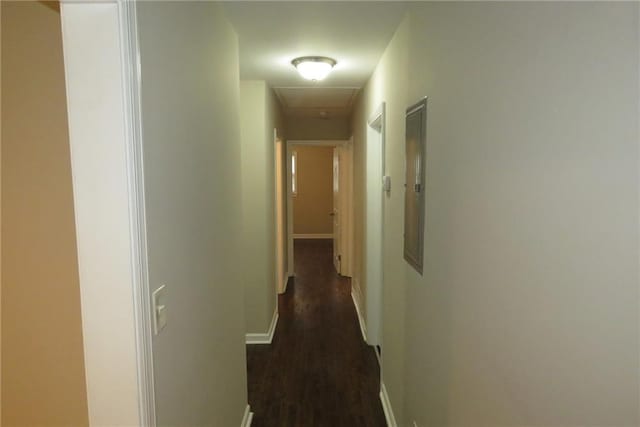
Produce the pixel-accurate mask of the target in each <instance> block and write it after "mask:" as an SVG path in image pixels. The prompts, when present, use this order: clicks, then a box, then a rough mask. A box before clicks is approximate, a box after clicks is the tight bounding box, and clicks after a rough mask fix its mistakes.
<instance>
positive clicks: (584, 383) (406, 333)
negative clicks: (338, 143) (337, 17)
mask: <svg viewBox="0 0 640 427" xmlns="http://www.w3.org/2000/svg"><path fill="white" fill-rule="evenodd" d="M567 22H571V26H570V27H567V25H566V23H567ZM405 26H406V28H405ZM404 31H408V32H407V33H406V38H404V42H402V43H399V40H398V37H399V35H398V34H396V38H394V41H392V43H391V44H390V45H389V47H388V49H387V52H386V53H385V57H384V58H383V60H382V61H381V63H380V65H379V66H378V68H377V70H376V73H375V74H374V77H372V79H371V81H370V82H369V83H368V85H367V89H366V91H365V92H366V93H365V94H364V95H363V96H361V98H360V101H359V106H358V111H357V112H356V114H355V115H354V131H355V132H356V133H357V132H359V133H360V134H362V131H358V130H357V129H358V128H362V127H363V124H362V119H364V118H366V117H367V116H368V114H370V113H371V112H372V111H373V109H374V108H375V107H376V106H377V105H376V104H377V102H378V100H380V99H382V100H385V101H387V102H388V104H387V111H388V113H389V116H388V120H387V126H388V133H387V151H386V155H387V165H388V171H387V173H389V174H390V175H391V176H392V180H393V183H394V184H393V189H392V194H391V200H388V201H387V203H386V206H385V243H386V248H385V255H386V256H385V258H386V261H385V283H384V287H385V290H384V298H385V309H384V315H383V319H384V337H383V343H384V351H383V353H382V354H383V373H384V381H385V383H386V384H387V388H388V391H389V394H390V397H391V402H392V404H393V409H394V411H395V414H396V418H397V419H398V421H399V425H411V423H412V422H413V421H414V420H415V421H416V422H417V425H420V426H446V425H451V426H454V425H455V426H478V425H511V426H515V425H544V426H561V425H583V426H587V425H593V426H596V425H599V426H602V425H607V426H623V425H624V426H630V425H638V423H639V422H640V419H639V418H638V399H639V396H638V390H639V387H638V348H639V347H638V339H639V335H638V322H637V313H638V310H639V307H638V270H637V260H638V239H637V230H638V181H637V176H638V146H637V142H638V128H637V118H638V114H639V109H638V97H637V88H638V78H639V77H638V71H639V69H638V53H639V49H638V47H639V46H638V4H637V3H626V4H621V3H618V4H607V3H414V4H412V5H411V7H410V12H409V22H408V23H407V21H405V23H404V24H403V26H401V28H400V30H399V34H401V33H402V32H404ZM403 52H406V55H408V58H410V62H407V61H406V60H404V59H403V55H404V54H403ZM391 58H395V59H394V60H393V61H389V60H390V59H391ZM410 70H411V72H410ZM418 70H419V71H418ZM404 81H407V82H408V87H406V89H405V87H404V86H403V85H398V84H399V83H400V82H404ZM405 90H406V97H405V98H404V100H402V94H403V92H405ZM375 94H380V95H379V96H376V95H375ZM425 95H428V96H429V104H428V129H427V137H428V146H427V176H426V183H427V184H426V192H427V197H426V209H427V212H426V232H425V241H426V246H425V268H424V275H423V276H420V275H418V274H417V273H415V272H414V271H413V270H412V269H411V268H410V267H408V265H406V264H405V263H404V261H403V260H402V247H401V246H400V245H401V243H402V241H401V238H399V237H398V236H401V235H402V228H403V224H402V216H401V213H402V209H403V208H402V206H403V203H402V187H401V186H402V181H403V168H402V163H401V159H402V157H403V150H404V144H403V125H402V122H403V110H404V108H405V107H406V106H408V105H409V104H411V103H413V102H415V101H416V100H418V99H419V98H420V97H422V96H425ZM360 145H361V143H360ZM356 146H358V145H356ZM361 162H362V160H360V164H361ZM360 175H362V172H360ZM360 206H361V204H360ZM360 212H362V209H361V208H360ZM390 293H391V294H393V295H392V298H393V299H392V300H389V299H388V298H389V296H390ZM398 295H403V298H406V301H405V302H404V303H403V302H400V301H398V299H397V296H398ZM402 307H403V308H404V310H405V317H404V321H403V320H402V318H399V317H398V309H399V308H402ZM403 325H404V326H403ZM389 340H391V343H390V342H389ZM390 345H391V348H390ZM403 363H404V365H405V369H404V370H405V372H404V373H403V372H402V370H401V369H397V366H401V365H402V364H403ZM398 375H401V377H398Z"/></svg>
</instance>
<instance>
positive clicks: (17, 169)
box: [2, 2, 88, 426]
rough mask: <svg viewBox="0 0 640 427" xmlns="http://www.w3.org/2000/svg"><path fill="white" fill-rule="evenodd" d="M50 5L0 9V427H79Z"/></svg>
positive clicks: (82, 399) (76, 324) (60, 107)
mask: <svg viewBox="0 0 640 427" xmlns="http://www.w3.org/2000/svg"><path fill="white" fill-rule="evenodd" d="M66 112H67V110H66V96H65V82H64V70H63V58H62V41H61V32H60V15H59V13H58V12H57V10H56V8H54V7H51V5H45V4H42V3H39V2H15V3H14V2H2V125H3V126H2V208H3V211H2V231H3V233H2V352H3V353H2V425H4V426H33V425H41V426H47V425H51V426H53V425H69V426H71V425H73V426H78V425H87V424H88V415H87V400H86V387H85V375H84V359H83V345H82V329H81V328H82V327H81V318H80V295H79V284H78V266H77V256H76V240H75V224H74V212H73V194H72V187H71V170H70V160H69V136H68V130H67V114H66Z"/></svg>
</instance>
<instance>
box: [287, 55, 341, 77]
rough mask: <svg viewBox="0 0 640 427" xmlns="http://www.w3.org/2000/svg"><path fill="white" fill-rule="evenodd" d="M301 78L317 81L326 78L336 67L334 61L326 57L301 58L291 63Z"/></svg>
mask: <svg viewBox="0 0 640 427" xmlns="http://www.w3.org/2000/svg"><path fill="white" fill-rule="evenodd" d="M291 64H292V65H293V66H294V67H296V69H297V70H298V73H300V75H301V76H302V78H304V79H307V80H313V81H314V82H315V81H319V80H322V79H324V78H325V77H327V74H329V72H331V69H332V68H333V67H334V65H336V60H335V59H331V58H327V57H326V56H302V57H300V58H296V59H294V60H293V61H291Z"/></svg>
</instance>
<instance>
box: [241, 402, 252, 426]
mask: <svg viewBox="0 0 640 427" xmlns="http://www.w3.org/2000/svg"><path fill="white" fill-rule="evenodd" d="M251 421H253V412H251V407H250V406H249V405H247V407H246V408H244V416H243V417H242V424H240V427H251Z"/></svg>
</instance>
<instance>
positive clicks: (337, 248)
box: [330, 147, 342, 274]
mask: <svg viewBox="0 0 640 427" xmlns="http://www.w3.org/2000/svg"><path fill="white" fill-rule="evenodd" d="M330 215H331V216H332V218H333V265H334V266H335V268H336V272H337V273H338V274H342V265H341V264H342V255H341V254H342V248H341V246H342V245H341V240H342V238H341V235H342V230H341V215H342V209H341V206H340V147H335V148H334V149H333V211H332V212H331V213H330Z"/></svg>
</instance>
